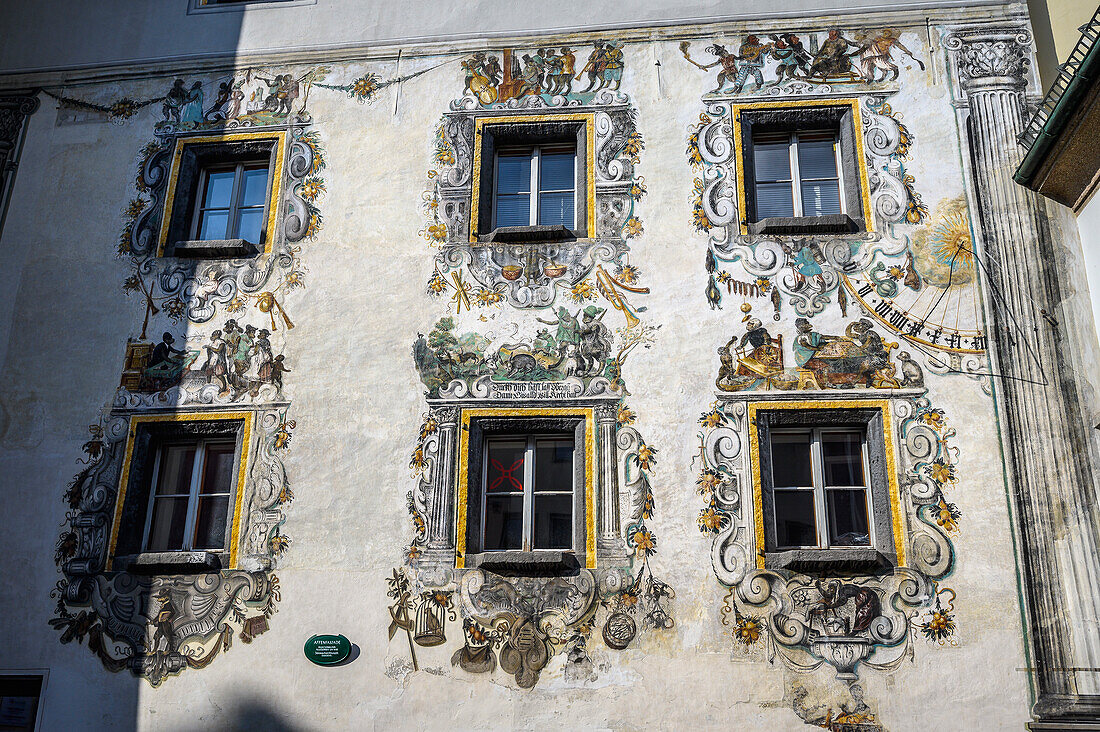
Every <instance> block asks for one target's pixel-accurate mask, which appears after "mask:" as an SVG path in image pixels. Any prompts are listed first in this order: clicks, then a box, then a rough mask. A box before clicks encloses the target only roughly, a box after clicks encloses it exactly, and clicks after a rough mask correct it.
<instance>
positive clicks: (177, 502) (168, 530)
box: [146, 496, 187, 552]
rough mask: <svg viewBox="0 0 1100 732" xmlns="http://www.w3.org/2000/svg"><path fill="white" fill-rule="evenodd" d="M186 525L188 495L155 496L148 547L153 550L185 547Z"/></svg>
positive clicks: (173, 549)
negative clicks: (184, 533) (184, 531)
mask: <svg viewBox="0 0 1100 732" xmlns="http://www.w3.org/2000/svg"><path fill="white" fill-rule="evenodd" d="M186 525H187V496H170V497H165V498H159V497H158V498H154V499H153V517H152V523H151V524H150V526H149V542H148V544H147V545H146V549H148V550H149V551H151V552H164V551H176V550H179V549H183V530H184V528H186Z"/></svg>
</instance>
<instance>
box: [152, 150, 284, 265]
mask: <svg viewBox="0 0 1100 732" xmlns="http://www.w3.org/2000/svg"><path fill="white" fill-rule="evenodd" d="M258 140H275V164H274V165H273V166H272V170H271V193H270V194H269V195H268V200H267V237H266V240H265V241H264V254H270V253H271V246H272V244H273V243H274V240H275V237H276V227H275V225H276V221H277V219H278V214H279V208H280V207H279V201H280V200H281V196H282V189H283V158H284V154H285V148H286V130H267V131H255V132H224V133H220V134H214V135H199V136H187V135H183V136H180V137H177V138H176V142H175V147H174V148H173V150H172V165H171V167H170V168H169V172H168V188H167V190H166V191H165V198H164V213H163V214H162V216H161V219H160V234H159V235H158V236H157V256H158V257H163V256H164V250H165V249H166V248H167V247H168V230H169V227H170V226H171V223H172V212H173V209H174V207H175V205H176V202H177V201H176V199H177V195H176V194H177V191H176V185H177V183H178V181H179V174H180V162H181V160H182V159H183V151H184V149H185V148H186V147H187V146H188V145H203V144H207V143H212V142H215V143H216V142H241V141H248V142H254V141H258Z"/></svg>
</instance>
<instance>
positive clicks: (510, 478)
mask: <svg viewBox="0 0 1100 732" xmlns="http://www.w3.org/2000/svg"><path fill="white" fill-rule="evenodd" d="M489 467H491V468H492V469H493V470H495V471H497V472H498V473H499V475H498V476H497V477H496V478H494V479H493V482H492V483H490V484H489V490H491V491H495V490H496V489H497V486H499V485H500V484H501V483H504V482H507V483H508V485H509V490H515V491H522V490H523V481H522V480H520V479H518V478H516V476H515V475H513V473H515V472H516V471H517V470H522V469H523V458H518V459H517V460H516V461H515V462H514V463H512V467H510V468H505V467H504V466H503V465H501V464H500V461H499V460H489Z"/></svg>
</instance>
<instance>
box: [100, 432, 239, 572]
mask: <svg viewBox="0 0 1100 732" xmlns="http://www.w3.org/2000/svg"><path fill="white" fill-rule="evenodd" d="M250 425H251V417H250V415H246V414H230V415H217V416H214V415H207V414H181V415H175V414H173V415H139V416H134V417H131V428H130V435H129V437H128V442H127V451H126V454H127V455H128V456H129V463H128V464H126V465H124V466H123V470H122V476H121V479H120V490H119V497H118V504H117V507H116V512H115V523H114V528H113V530H112V538H111V561H112V564H111V566H109V567H108V569H116V570H117V569H126V570H128V571H130V572H143V573H147V574H154V573H176V574H178V573H182V572H207V571H216V570H218V569H223V568H224V569H232V568H234V567H235V565H236V555H237V547H236V534H235V533H234V532H235V531H237V527H236V521H235V517H236V515H237V512H238V511H239V510H240V503H241V501H240V498H241V496H240V490H241V481H242V476H243V475H244V470H243V466H244V465H246V463H247V452H248V440H249V434H250Z"/></svg>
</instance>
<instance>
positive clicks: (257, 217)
mask: <svg viewBox="0 0 1100 732" xmlns="http://www.w3.org/2000/svg"><path fill="white" fill-rule="evenodd" d="M263 225H264V210H263V209H262V208H248V209H245V210H243V211H241V214H240V219H239V220H238V223H237V238H239V239H244V240H245V241H247V242H249V243H251V244H259V243H260V231H261V230H262V229H263Z"/></svg>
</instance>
